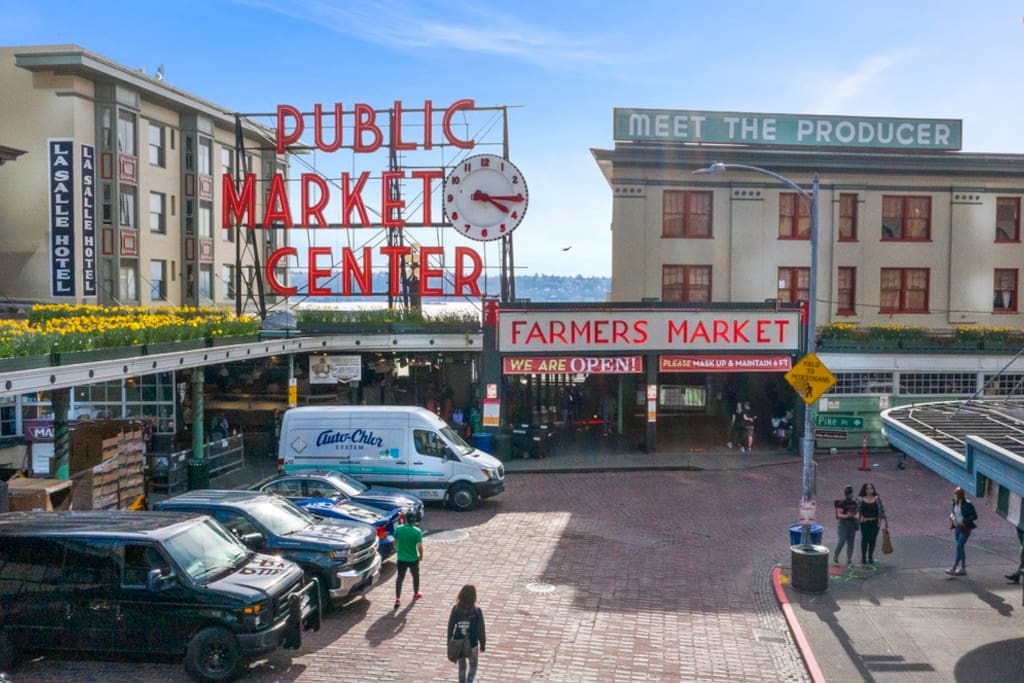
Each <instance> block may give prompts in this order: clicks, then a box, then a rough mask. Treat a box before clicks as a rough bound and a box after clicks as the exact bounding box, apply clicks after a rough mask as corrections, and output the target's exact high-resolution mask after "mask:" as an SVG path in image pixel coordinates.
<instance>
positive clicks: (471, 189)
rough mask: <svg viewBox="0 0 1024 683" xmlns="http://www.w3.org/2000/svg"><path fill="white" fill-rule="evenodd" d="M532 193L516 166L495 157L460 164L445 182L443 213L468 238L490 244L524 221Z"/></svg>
mask: <svg viewBox="0 0 1024 683" xmlns="http://www.w3.org/2000/svg"><path fill="white" fill-rule="evenodd" d="M529 200H530V193H529V191H527V189H526V179H525V178H523V174H522V173H520V172H519V169H518V168H516V166H515V164H513V163H512V162H510V161H508V160H506V159H502V158H501V157H499V156H494V155H493V154H478V155H476V156H471V157H469V158H468V159H466V160H465V161H462V162H461V163H459V165H458V166H456V167H455V168H454V169H453V170H452V172H451V173H450V174H449V175H448V178H447V179H446V180H445V182H444V211H445V213H446V214H447V216H448V220H449V222H451V224H452V226H453V227H454V228H455V229H456V230H458V231H459V232H461V233H462V234H463V235H465V236H466V237H469V238H471V239H475V240H480V241H483V242H489V241H490V240H496V239H498V238H500V237H504V236H505V235H508V234H509V233H511V232H512V231H513V230H515V229H516V227H517V226H518V225H519V224H520V223H521V222H522V221H523V216H524V215H526V206H527V204H528V203H529Z"/></svg>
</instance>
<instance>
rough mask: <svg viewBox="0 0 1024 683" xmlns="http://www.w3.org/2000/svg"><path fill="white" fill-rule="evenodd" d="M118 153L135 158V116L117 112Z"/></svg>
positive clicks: (128, 112)
mask: <svg viewBox="0 0 1024 683" xmlns="http://www.w3.org/2000/svg"><path fill="white" fill-rule="evenodd" d="M117 151H118V152H120V153H121V154H131V155H132V156H135V114H133V113H132V112H130V111H124V110H122V111H119V112H117Z"/></svg>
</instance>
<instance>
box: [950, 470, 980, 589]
mask: <svg viewBox="0 0 1024 683" xmlns="http://www.w3.org/2000/svg"><path fill="white" fill-rule="evenodd" d="M976 519H978V512H977V510H975V509H974V503H972V502H971V501H969V500H967V497H966V496H965V495H964V490H963V489H962V488H960V487H959V486H957V487H956V488H955V489H953V509H952V510H950V512H949V527H950V528H951V529H953V538H954V540H955V541H956V555H955V556H954V558H953V566H952V567H951V568H949V569H947V570H946V573H947V574H955V575H956V576H963V575H965V574H966V573H967V551H966V549H965V546H966V545H967V539H968V538H970V537H971V529H973V528H974V527H975V526H976V525H975V523H974V520H976ZM957 567H959V569H957Z"/></svg>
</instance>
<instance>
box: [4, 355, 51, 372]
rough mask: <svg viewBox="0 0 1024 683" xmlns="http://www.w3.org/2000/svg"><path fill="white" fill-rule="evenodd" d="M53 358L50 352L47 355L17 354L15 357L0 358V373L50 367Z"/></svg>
mask: <svg viewBox="0 0 1024 683" xmlns="http://www.w3.org/2000/svg"><path fill="white" fill-rule="evenodd" d="M51 360H52V358H51V356H50V354H46V355H45V356H15V357H14V358H0V373H4V372H17V371H18V370H35V369H37V368H48V367H50V361H51Z"/></svg>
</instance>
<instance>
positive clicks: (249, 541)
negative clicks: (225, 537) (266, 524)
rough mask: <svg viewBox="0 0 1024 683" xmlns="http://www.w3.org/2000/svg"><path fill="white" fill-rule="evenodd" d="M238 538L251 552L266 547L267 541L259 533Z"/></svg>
mask: <svg viewBox="0 0 1024 683" xmlns="http://www.w3.org/2000/svg"><path fill="white" fill-rule="evenodd" d="M238 538H239V540H240V541H242V543H244V544H245V545H246V547H248V548H250V549H251V550H263V549H264V548H266V547H267V539H265V538H263V534H260V533H251V534H242V535H241V536H239V537H238Z"/></svg>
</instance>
